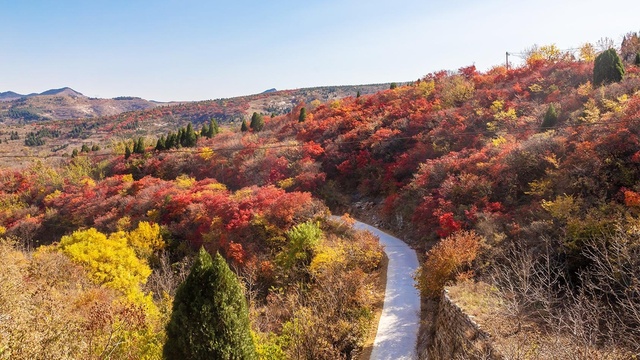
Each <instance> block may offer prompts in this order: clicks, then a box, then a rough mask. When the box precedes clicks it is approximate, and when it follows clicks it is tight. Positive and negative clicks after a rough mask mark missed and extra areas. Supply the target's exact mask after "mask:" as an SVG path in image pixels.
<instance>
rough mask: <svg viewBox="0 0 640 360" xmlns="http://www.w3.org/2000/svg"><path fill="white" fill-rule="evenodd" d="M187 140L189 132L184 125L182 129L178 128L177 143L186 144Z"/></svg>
mask: <svg viewBox="0 0 640 360" xmlns="http://www.w3.org/2000/svg"><path fill="white" fill-rule="evenodd" d="M186 142H187V132H186V131H185V129H184V128H183V127H181V128H180V129H178V136H177V143H178V144H177V145H180V146H185V145H184V144H186ZM180 146H176V147H180Z"/></svg>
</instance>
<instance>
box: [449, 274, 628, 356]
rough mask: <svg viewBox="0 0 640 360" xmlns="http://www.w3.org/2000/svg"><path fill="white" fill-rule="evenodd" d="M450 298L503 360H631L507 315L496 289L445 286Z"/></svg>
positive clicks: (466, 284)
mask: <svg viewBox="0 0 640 360" xmlns="http://www.w3.org/2000/svg"><path fill="white" fill-rule="evenodd" d="M447 290H448V291H449V296H450V298H451V299H452V301H454V302H455V303H456V304H457V305H458V306H459V307H460V308H461V309H462V310H463V311H464V312H465V313H467V314H468V315H470V316H472V318H473V320H474V321H476V323H477V324H478V325H479V326H480V327H481V328H482V329H483V330H484V331H486V332H487V333H489V335H491V338H492V339H493V347H494V348H495V349H496V350H497V351H498V352H500V353H501V354H502V355H504V356H505V358H506V359H523V360H524V359H567V360H574V359H575V360H577V359H612V360H613V359H632V358H635V357H634V356H633V354H630V353H627V352H623V351H620V350H619V349H602V348H594V347H593V346H583V345H582V344H579V343H578V342H576V341H575V340H574V339H573V338H572V337H571V336H570V335H569V334H563V333H560V332H558V331H554V329H548V328H545V327H544V326H542V325H541V324H537V323H535V322H533V321H531V320H528V319H526V318H525V319H518V320H517V321H516V319H513V318H512V316H508V315H507V313H508V311H507V310H506V309H505V306H506V305H505V301H503V299H501V298H500V296H499V294H498V292H497V289H496V288H495V287H493V286H491V285H489V284H487V283H484V282H474V281H472V280H468V281H463V282H460V283H458V284H456V285H454V286H451V287H448V288H447Z"/></svg>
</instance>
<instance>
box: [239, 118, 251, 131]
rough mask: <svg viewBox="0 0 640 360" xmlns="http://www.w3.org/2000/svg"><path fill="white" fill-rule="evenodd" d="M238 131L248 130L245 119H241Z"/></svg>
mask: <svg viewBox="0 0 640 360" xmlns="http://www.w3.org/2000/svg"><path fill="white" fill-rule="evenodd" d="M240 131H242V132H247V131H249V127H248V126H247V121H246V120H242V125H241V126H240Z"/></svg>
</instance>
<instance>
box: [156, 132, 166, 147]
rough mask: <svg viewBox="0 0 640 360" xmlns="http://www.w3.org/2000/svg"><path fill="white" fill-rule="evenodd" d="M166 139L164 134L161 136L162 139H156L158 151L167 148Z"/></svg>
mask: <svg viewBox="0 0 640 360" xmlns="http://www.w3.org/2000/svg"><path fill="white" fill-rule="evenodd" d="M166 142H167V141H166V140H165V138H164V135H162V136H160V139H158V141H156V150H157V151H162V150H165V149H166V147H165V146H166Z"/></svg>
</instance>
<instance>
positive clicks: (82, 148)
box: [80, 144, 91, 153]
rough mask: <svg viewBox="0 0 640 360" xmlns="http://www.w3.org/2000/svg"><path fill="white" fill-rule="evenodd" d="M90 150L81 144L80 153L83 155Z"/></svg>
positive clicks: (87, 146)
mask: <svg viewBox="0 0 640 360" xmlns="http://www.w3.org/2000/svg"><path fill="white" fill-rule="evenodd" d="M90 150H91V149H89V145H87V144H82V147H81V148H80V152H83V153H88V152H89V151H90Z"/></svg>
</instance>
